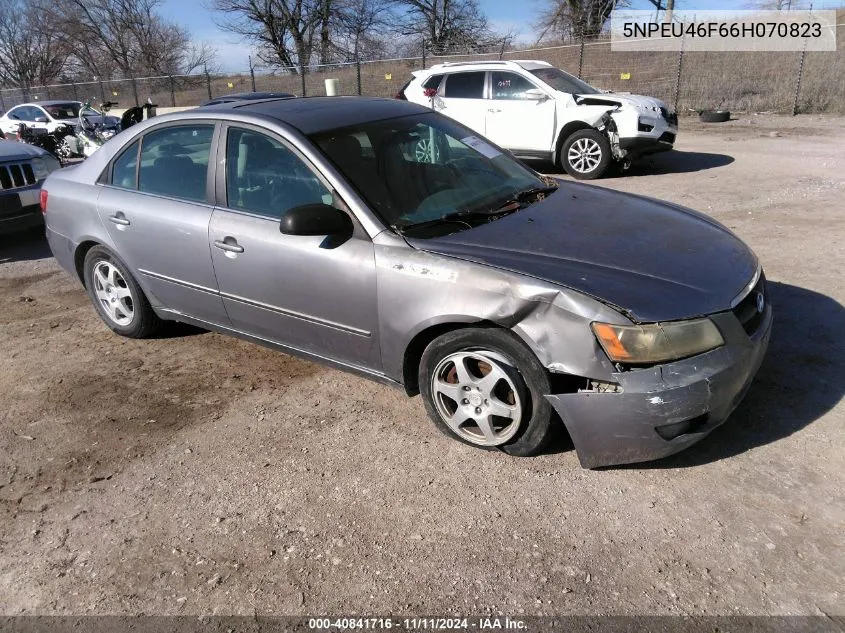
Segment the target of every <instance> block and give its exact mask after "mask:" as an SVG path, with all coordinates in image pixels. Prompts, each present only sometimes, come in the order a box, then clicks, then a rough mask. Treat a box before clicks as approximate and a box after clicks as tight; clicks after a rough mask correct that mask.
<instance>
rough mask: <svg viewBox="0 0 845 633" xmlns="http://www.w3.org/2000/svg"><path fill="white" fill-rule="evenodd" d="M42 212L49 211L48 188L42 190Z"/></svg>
mask: <svg viewBox="0 0 845 633" xmlns="http://www.w3.org/2000/svg"><path fill="white" fill-rule="evenodd" d="M41 213H47V190H46V189H42V190H41Z"/></svg>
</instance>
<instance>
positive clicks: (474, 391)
mask: <svg viewBox="0 0 845 633" xmlns="http://www.w3.org/2000/svg"><path fill="white" fill-rule="evenodd" d="M44 190H45V194H44V195H43V196H42V204H43V207H44V209H43V210H44V213H45V218H46V225H47V236H48V239H49V242H50V246H51V248H52V250H53V253H54V254H55V256H56V258H57V259H58V261H59V262H60V263H61V264H62V265H63V266H64V267H65V268H66V269H67V270H68V271H69V272H70V274H72V275H73V276H75V277H77V278H78V279H79V280H80V281H81V282H82V283H83V284H84V286H85V288H86V289H87V291H88V294H89V295H90V297H91V300H92V302H93V304H94V307H95V308H96V310H97V312H98V313H99V315H100V316H101V317H102V319H103V321H104V322H105V323H106V324H107V325H108V326H109V327H110V328H111V329H112V330H114V331H115V332H116V333H118V334H121V335H123V336H130V337H136V338H140V337H145V336H148V335H150V334H152V333H154V332H155V331H156V330H157V329H158V328H159V327H160V326H161V324H162V322H163V321H165V320H176V321H183V322H187V323H193V324H196V325H199V326H201V327H204V328H207V329H212V330H216V331H220V332H225V333H229V334H232V335H235V336H239V337H242V338H246V339H248V340H251V341H254V342H256V343H259V344H262V345H268V346H271V347H274V348H278V349H280V350H283V351H287V352H290V353H294V354H299V355H302V356H305V357H308V358H311V359H315V360H318V361H323V362H326V363H330V364H332V365H335V366H338V367H341V368H344V369H347V370H350V371H353V372H356V373H359V374H362V375H365V376H368V377H370V378H373V379H376V380H379V381H382V382H384V383H388V384H392V385H396V386H400V387H402V388H404V389H405V390H406V391H407V393H408V394H410V395H414V394H417V393H421V394H422V398H423V402H424V404H425V407H426V409H427V411H428V413H429V415H430V417H431V418H432V419H433V420H434V422H435V424H436V425H437V426H438V427H439V428H440V429H441V430H443V431H444V432H446V433H447V434H449V435H451V436H453V437H455V438H457V439H458V440H461V441H463V442H467V443H470V444H473V445H477V446H481V447H487V448H498V449H500V450H503V451H506V452H508V453H510V454H512V455H534V454H537V453H539V452H542V451H543V450H545V449H546V448H547V447H548V445H549V442H550V441H551V439H552V438H553V437H554V432H555V430H556V429H563V428H565V429H566V430H567V431H568V433H569V435H570V436H571V438H572V440H573V442H574V444H575V448H576V450H577V452H578V456H579V458H580V460H581V463H582V465H584V466H585V467H595V466H602V465H608V464H617V463H626V462H635V461H643V460H649V459H654V458H657V457H661V456H664V455H669V454H671V453H674V452H677V451H679V450H681V449H683V448H685V447H687V446H689V445H690V444H692V443H694V442H696V441H697V440H699V439H701V438H702V437H704V436H705V435H706V434H707V433H709V432H710V431H711V430H712V429H714V428H715V427H716V426H718V425H719V424H721V423H722V422H724V421H725V419H726V418H727V417H728V416H729V414H730V413H731V411H732V410H733V409H734V407H736V405H737V404H738V403H739V401H740V399H741V398H742V396H743V395H744V393H745V391H746V389H747V388H748V386H749V384H750V382H751V380H752V378H753V377H754V375H755V373H756V371H757V369H758V367H759V365H760V363H761V360H762V358H763V355H764V353H765V350H766V346H767V343H768V339H769V332H770V326H771V322H772V313H771V309H770V307H769V305H768V301H767V294H766V286H765V278H764V276H763V274H762V269H761V266H760V263H759V262H758V260H757V258H756V256H755V255H754V254H753V253H752V252H751V251H750V250H749V249H748V247H746V246H745V245H744V244H743V243H742V242H741V241H740V240H739V239H738V238H737V237H736V236H734V235H733V234H732V233H731V232H730V231H729V230H728V229H726V228H725V227H723V226H722V225H720V224H718V223H717V222H715V221H714V220H712V219H710V218H709V217H707V216H704V215H702V214H699V213H696V212H694V211H690V210H688V209H683V208H680V207H676V206H674V205H670V204H666V203H661V202H658V201H655V200H650V199H646V198H642V197H637V196H631V195H624V194H620V193H614V192H610V191H606V190H603V189H599V188H594V187H590V186H587V185H583V184H576V183H570V182H559V181H556V180H553V179H550V178H546V177H543V176H540V175H539V174H537V173H535V172H534V171H532V170H530V169H528V168H527V167H525V166H524V165H523V164H521V163H520V162H518V161H516V160H515V159H513V158H512V157H511V156H510V155H509V154H508V153H507V152H504V151H502V150H501V149H499V148H498V147H496V146H495V145H493V144H491V143H490V142H489V141H487V140H486V139H484V138H482V137H480V136H478V135H477V134H475V133H474V132H472V131H471V130H469V129H467V128H465V127H463V126H461V125H460V124H458V123H456V122H454V121H452V120H450V119H447V118H446V117H443V116H441V115H439V114H437V113H434V112H432V111H431V110H429V109H427V108H424V107H422V106H418V105H414V104H410V103H407V102H403V101H394V100H384V99H370V98H354V97H350V98H347V97H339V98H310V99H287V100H280V99H269V100H258V101H252V102H235V103H227V104H221V105H216V106H211V107H207V108H199V109H196V110H192V111H187V112H181V113H178V114H174V115H168V116H161V117H157V118H155V119H151V120H149V121H146V122H144V123H141V124H139V125H137V126H135V127H133V128H131V129H130V130H127V131H125V132H123V133H121V134H119V135H118V136H117V137H115V138H114V139H113V140H112V141H110V142H109V143H108V144H107V145H106V146H105V147H104V148H103V149H102V150H100V151H99V152H97V153H96V154H95V155H94V156H93V157H91V158H90V159H88V160H87V161H86V162H85V163H83V164H82V165H79V166H76V167H72V168H68V169H64V170H61V171H58V172H56V173H54V174H53V175H51V176H50V178H49V179H48V180H47V182H46V184H45V186H44Z"/></svg>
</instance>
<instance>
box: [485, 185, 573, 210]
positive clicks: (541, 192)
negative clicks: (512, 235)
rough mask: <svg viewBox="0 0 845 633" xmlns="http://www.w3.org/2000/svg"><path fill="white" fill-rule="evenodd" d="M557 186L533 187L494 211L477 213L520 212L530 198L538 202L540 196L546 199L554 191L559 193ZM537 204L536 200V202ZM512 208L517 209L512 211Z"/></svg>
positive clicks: (504, 201) (519, 193)
mask: <svg viewBox="0 0 845 633" xmlns="http://www.w3.org/2000/svg"><path fill="white" fill-rule="evenodd" d="M557 188H558V186H557V185H546V186H544V187H531V188H529V189H523V190H522V191H517V192H516V193H514V194H513V195H511V196H510V197H509V198H507V199H506V200H503V201H502V202H500V203H498V204H497V205H496V206H495V207H494V208H493V209H490V210H489V211H486V212H485V211H476V213H483V214H486V215H497V214H499V213H502V212H503V211H518V210H519V209H522V208H523V206H524V205H525V203H526V202H528V200H529V198H531V197H532V196H535V197H536V199H537V200H540V199H542V198H540V196H543V197H545V195H546V194H547V193H551V192H553V191H557ZM535 202H536V200H535ZM511 207H515V208H513V209H512V210H511Z"/></svg>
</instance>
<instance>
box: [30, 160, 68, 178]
mask: <svg viewBox="0 0 845 633" xmlns="http://www.w3.org/2000/svg"><path fill="white" fill-rule="evenodd" d="M59 167H61V165H60V164H59V161H57V160H56V159H55V158H53V157H52V156H36V157H35V158H33V159H32V171H33V173H34V174H35V179H36V180H44V179H45V178H46V177H47V176H49V175H50V174H51V173H53V172H54V171H56V170H57V169H58V168H59Z"/></svg>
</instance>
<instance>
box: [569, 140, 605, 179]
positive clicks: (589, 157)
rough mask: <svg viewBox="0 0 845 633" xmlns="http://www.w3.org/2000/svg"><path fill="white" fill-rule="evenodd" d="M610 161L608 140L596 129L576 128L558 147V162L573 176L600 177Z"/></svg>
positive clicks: (577, 177)
mask: <svg viewBox="0 0 845 633" xmlns="http://www.w3.org/2000/svg"><path fill="white" fill-rule="evenodd" d="M611 162H612V156H611V151H610V141H608V140H607V137H606V136H605V135H604V134H602V133H601V132H599V131H598V130H593V129H589V130H578V131H577V132H573V133H572V134H571V135H570V136H569V138H567V139H566V140H565V141H564V143H563V146H562V147H561V148H560V163H561V165H563V168H564V169H565V170H566V173H568V174H569V175H570V176H572V177H573V178H576V179H578V180H594V179H596V178H601V177H602V176H603V175H604V174H605V172H607V169H608V167H610V164H611Z"/></svg>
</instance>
